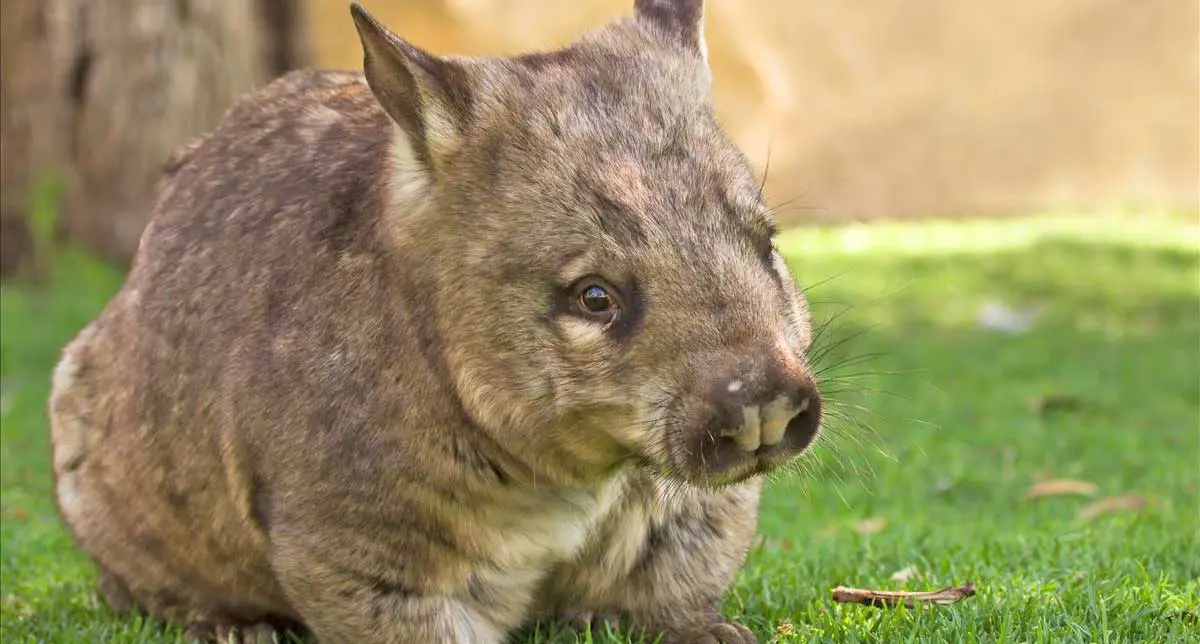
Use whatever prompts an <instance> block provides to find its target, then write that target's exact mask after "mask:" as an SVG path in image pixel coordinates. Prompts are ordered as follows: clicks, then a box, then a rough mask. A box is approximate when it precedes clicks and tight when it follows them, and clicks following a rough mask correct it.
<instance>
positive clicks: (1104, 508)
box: [1076, 494, 1146, 523]
mask: <svg viewBox="0 0 1200 644" xmlns="http://www.w3.org/2000/svg"><path fill="white" fill-rule="evenodd" d="M1144 507H1146V497H1144V496H1142V495H1141V494H1121V495H1119V496H1110V497H1108V498H1104V499H1100V500H1099V501H1096V502H1094V503H1090V504H1088V506H1087V507H1085V508H1084V509H1082V510H1080V511H1079V516H1077V517H1076V520H1077V521H1079V522H1081V523H1086V522H1088V521H1091V520H1092V519H1095V518H1096V517H1099V516H1100V515H1103V514H1111V513H1113V512H1122V511H1128V512H1137V511H1138V510H1141V509H1142V508H1144Z"/></svg>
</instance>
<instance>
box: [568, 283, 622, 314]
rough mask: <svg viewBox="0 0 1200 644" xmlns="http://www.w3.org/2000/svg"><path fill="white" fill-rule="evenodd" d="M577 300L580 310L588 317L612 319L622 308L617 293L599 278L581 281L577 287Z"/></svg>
mask: <svg viewBox="0 0 1200 644" xmlns="http://www.w3.org/2000/svg"><path fill="white" fill-rule="evenodd" d="M575 293H576V295H575V301H576V304H577V306H578V307H579V311H580V312H581V313H583V314H584V315H586V316H588V317H593V318H598V319H601V320H606V321H607V320H611V319H612V318H613V317H615V316H616V314H617V312H618V311H619V310H620V306H619V305H618V304H617V296H616V294H615V293H614V292H613V291H612V290H611V289H610V288H608V287H607V285H604V284H601V283H599V282H598V280H595V279H588V280H583V281H581V282H580V283H579V284H578V285H577V286H576V287H575Z"/></svg>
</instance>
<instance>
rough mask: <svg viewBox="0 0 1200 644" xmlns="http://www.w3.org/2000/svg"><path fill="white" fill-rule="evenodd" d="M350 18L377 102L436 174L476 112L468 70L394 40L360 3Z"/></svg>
mask: <svg viewBox="0 0 1200 644" xmlns="http://www.w3.org/2000/svg"><path fill="white" fill-rule="evenodd" d="M350 14H351V16H353V18H354V26H355V28H356V29H357V30H358V37H359V40H361V41H362V47H363V72H364V75H365V76H366V79H367V85H369V86H370V87H371V92H372V93H373V94H374V95H375V100H377V101H379V104H380V105H381V106H382V107H383V109H384V110H385V111H386V112H387V113H388V115H389V116H390V117H391V118H392V120H393V121H395V122H396V124H397V125H399V126H400V128H401V129H402V130H403V131H404V133H405V134H407V135H408V138H409V141H410V143H411V145H412V150H413V153H414V155H415V156H416V158H417V160H418V161H420V162H421V163H422V164H423V165H424V166H425V167H426V168H428V169H429V170H430V171H431V172H433V173H434V174H436V173H437V170H438V167H437V166H438V162H439V159H442V158H444V157H445V155H446V153H447V152H449V150H450V149H451V148H452V147H453V146H454V144H455V141H456V140H457V138H458V136H459V134H460V131H461V129H460V128H461V127H462V125H463V123H464V122H465V121H466V119H467V117H468V114H469V111H470V109H471V100H472V92H471V87H470V84H469V78H468V75H467V72H466V70H464V69H463V68H462V66H461V65H459V64H457V63H455V62H453V61H449V60H445V59H443V58H439V57H437V56H435V55H433V54H431V53H429V52H426V51H424V50H422V49H420V48H419V47H416V46H415V45H413V44H411V43H409V42H408V41H406V40H404V39H402V38H400V37H399V36H397V35H395V34H394V33H392V32H391V31H390V30H388V28H387V27H384V26H383V25H382V24H380V22H379V21H378V20H376V19H375V17H374V16H372V15H371V14H370V13H368V12H367V10H366V9H364V8H363V7H362V5H360V4H358V3H357V2H353V3H351V4H350Z"/></svg>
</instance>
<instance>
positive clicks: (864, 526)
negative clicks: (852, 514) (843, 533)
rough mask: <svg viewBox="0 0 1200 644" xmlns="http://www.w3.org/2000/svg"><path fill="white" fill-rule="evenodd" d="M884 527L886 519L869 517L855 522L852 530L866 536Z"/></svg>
mask: <svg viewBox="0 0 1200 644" xmlns="http://www.w3.org/2000/svg"><path fill="white" fill-rule="evenodd" d="M886 527H887V519H885V518H884V517H871V518H870V519H863V520H862V521H859V522H858V523H855V524H854V531H855V532H857V533H859V534H861V535H864V536H866V535H871V534H875V533H876V532H879V531H880V530H882V529H884V528H886Z"/></svg>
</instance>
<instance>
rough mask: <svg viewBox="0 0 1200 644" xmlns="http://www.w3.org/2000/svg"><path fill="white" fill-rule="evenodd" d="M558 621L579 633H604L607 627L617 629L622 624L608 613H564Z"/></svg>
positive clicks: (617, 617) (616, 617)
mask: <svg viewBox="0 0 1200 644" xmlns="http://www.w3.org/2000/svg"><path fill="white" fill-rule="evenodd" d="M558 621H559V622H560V623H562V624H564V625H565V626H567V627H568V628H571V629H574V630H577V631H589V630H590V631H592V632H597V631H603V629H604V627H605V626H608V627H609V628H612V629H615V628H617V627H618V626H619V625H620V623H621V618H620V617H619V616H617V615H610V614H608V613H591V612H584V611H577V612H569V613H564V614H563V615H561V616H560V617H559V618H558Z"/></svg>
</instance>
